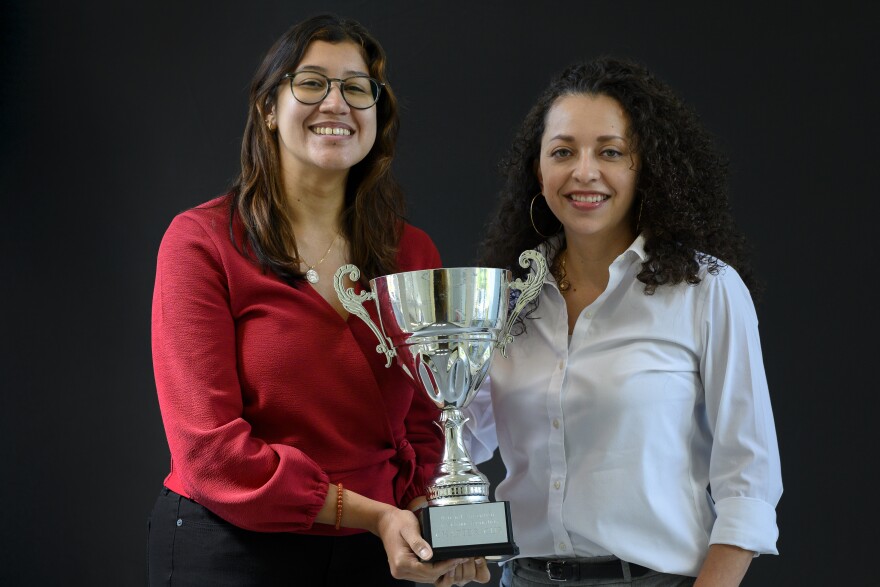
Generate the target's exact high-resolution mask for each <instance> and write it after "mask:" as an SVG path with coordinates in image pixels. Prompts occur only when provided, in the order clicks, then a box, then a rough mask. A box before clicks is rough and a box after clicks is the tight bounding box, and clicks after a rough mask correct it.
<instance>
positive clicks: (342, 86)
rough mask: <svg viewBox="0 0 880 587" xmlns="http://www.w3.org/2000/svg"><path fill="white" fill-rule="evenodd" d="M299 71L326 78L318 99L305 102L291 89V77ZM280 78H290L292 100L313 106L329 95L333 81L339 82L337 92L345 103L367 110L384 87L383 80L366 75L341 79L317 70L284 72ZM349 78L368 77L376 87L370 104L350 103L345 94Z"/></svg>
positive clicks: (374, 102)
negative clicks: (357, 104) (321, 94)
mask: <svg viewBox="0 0 880 587" xmlns="http://www.w3.org/2000/svg"><path fill="white" fill-rule="evenodd" d="M300 73H310V74H312V75H319V76H321V77H323V78H324V79H326V80H327V88H326V89H325V90H324V95H323V96H321V97H320V98H319V99H318V100H315V101H314V102H305V101H303V100H300V99H299V98H298V97H297V95H296V92H294V91H293V78H294V77H296V76H297V75H298V74H300ZM281 79H286V80H290V83H289V84H288V85H289V86H290V93H291V94H292V95H293V98H294V100H296V101H297V102H299V103H300V104H306V105H309V106H314V105H315V104H320V103H321V102H323V101H324V100H325V99H326V98H327V96H329V95H330V89H331V88H332V87H333V82H339V93H340V94H342V99H343V100H345V103H346V104H348V105H349V106H351V107H352V108H354V109H355V110H367V109H368V108H372V107H373V106H375V105H376V103H377V102H378V101H379V96H381V95H382V88H384V87H385V84H384V82H380V81H379V80H377V79H375V78H372V77H370V76H368V75H352V76H349V77H347V78H345V79H341V78H338V77H327V76H326V75H324V74H323V73H320V72H317V71H296V72H294V73H285V74H284V75H283V76H281ZM351 79H368V80H370V83H371V84H373V85H374V86H375V87H376V95H375V96H374V99H373V103H372V104H370V105H369V106H355V105H354V104H352V103H351V102H349V101H348V96H346V95H345V82H347V81H348V80H351Z"/></svg>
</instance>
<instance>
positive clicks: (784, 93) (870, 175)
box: [0, 0, 880, 586]
mask: <svg viewBox="0 0 880 587" xmlns="http://www.w3.org/2000/svg"><path fill="white" fill-rule="evenodd" d="M762 4H763V3H748V2H746V3H743V2H725V3H718V4H716V3H708V2H685V3H681V2H647V1H645V2H616V3H607V2H602V3H600V2H592V1H581V2H568V3H544V2H540V3H538V2H532V3H523V4H522V5H521V6H520V5H519V4H517V3H512V2H496V1H485V2H477V1H475V0H474V1H471V2H443V3H434V2H407V1H389V2H367V1H348V2H343V1H334V2H330V1H328V2H231V1H227V0H220V1H214V2H180V1H176V2H169V1H154V2H150V3H144V2H110V1H109V0H87V1H84V2H70V3H62V2H28V3H24V2H12V3H9V2H7V3H6V4H4V8H3V15H2V21H0V22H2V24H0V51H2V67H3V70H2V74H3V75H2V94H0V95H2V104H0V105H2V108H0V125H2V126H0V149H2V150H0V153H2V158H0V197H2V208H0V210H2V213H3V218H2V226H3V228H2V230H0V246H2V250H3V257H2V258H3V270H2V274H0V284H2V285H0V292H2V300H0V301H2V309H3V311H2V314H0V316H2V318H0V320H2V322H0V332H2V348H0V368H2V370H0V389H2V392H3V393H2V398H3V400H4V401H5V405H4V406H3V409H2V410H0V434H2V438H0V451H2V452H0V458H2V460H0V463H2V471H3V473H2V482H0V492H2V493H0V497H2V501H0V504H2V507H0V516H2V517H0V523H2V533H3V538H4V540H3V548H2V549H0V583H2V584H4V585H76V586H79V585H126V586H127V585H143V584H144V583H145V576H146V572H145V559H146V518H147V515H148V512H149V510H150V508H151V506H152V502H153V500H154V498H155V496H156V494H157V492H158V490H159V487H160V484H161V481H162V478H163V476H164V475H165V474H166V472H167V466H168V450H167V445H166V442H165V437H164V433H163V430H162V425H161V421H160V417H159V411H158V406H157V402H156V397H155V390H154V386H153V377H152V367H151V359H150V342H149V319H150V299H151V295H152V285H153V283H152V282H153V277H154V269H155V255H156V251H157V247H158V244H159V241H160V239H161V237H162V234H163V232H164V230H165V228H166V227H167V225H168V223H169V222H170V220H171V218H172V217H173V216H174V214H176V213H177V212H179V211H181V210H183V209H185V208H187V207H190V206H193V205H196V204H198V203H200V202H202V201H205V200H207V199H209V198H211V197H213V196H215V195H217V194H219V193H221V192H223V191H224V190H225V188H226V187H227V186H228V184H229V182H230V181H231V179H232V178H233V177H234V176H235V174H236V171H237V164H238V151H239V144H240V139H241V132H242V129H243V126H244V120H245V114H246V98H247V85H248V82H249V80H250V77H251V75H252V73H253V71H254V70H255V69H256V67H257V65H258V63H259V61H260V59H261V58H262V55H263V54H264V52H265V51H266V50H267V49H268V47H269V46H270V45H271V43H272V42H273V41H274V40H275V39H276V38H277V37H278V36H279V35H280V34H281V33H282V32H284V31H285V30H286V29H287V28H288V26H289V25H290V24H292V23H293V22H296V21H298V20H301V19H302V18H304V17H307V16H310V15H312V14H315V13H317V12H320V11H324V10H331V11H334V12H337V13H339V14H341V15H344V16H349V17H353V18H356V19H358V20H360V21H361V22H362V23H363V24H365V25H366V26H367V27H368V28H369V29H370V30H371V32H372V33H374V34H375V36H376V37H377V38H378V39H379V40H380V41H381V42H382V44H383V45H384V47H385V49H386V51H387V53H388V55H389V64H390V69H389V77H390V81H391V83H392V84H393V86H394V88H395V90H396V92H397V95H398V97H399V98H400V100H401V103H402V112H401V118H402V132H401V137H400V141H399V150H398V157H397V160H396V164H395V165H396V170H397V173H398V176H399V178H400V179H401V181H402V183H403V185H404V187H405V189H406V192H407V195H408V198H409V203H410V208H409V210H410V214H409V216H410V219H411V221H412V222H413V223H414V224H416V225H418V226H420V227H422V228H424V229H425V230H427V231H428V232H429V233H430V234H431V235H432V236H433V237H434V239H435V241H436V242H437V244H438V246H439V248H440V250H441V253H442V255H443V258H444V264H445V265H447V266H460V265H468V264H472V262H473V254H474V251H475V248H476V244H477V242H478V241H479V239H480V234H481V230H482V227H483V225H484V222H485V221H486V219H487V215H488V214H489V212H490V211H491V210H492V206H493V201H494V198H495V197H496V194H497V191H498V187H499V185H500V181H499V177H498V175H497V172H496V164H497V161H498V159H499V157H500V155H501V153H502V151H503V150H504V148H505V147H506V146H507V145H508V144H509V142H510V140H511V138H512V136H513V132H514V129H515V127H516V125H517V124H518V123H519V122H520V120H521V119H522V118H523V116H524V115H525V113H526V111H527V110H528V108H529V107H530V106H531V104H532V102H533V101H534V100H535V98H536V97H537V94H538V92H539V91H540V90H541V89H543V87H544V86H545V85H546V83H547V82H548V81H549V79H550V77H551V76H552V74H554V73H555V72H557V71H558V70H559V69H561V68H562V67H564V66H565V65H567V64H569V63H570V62H572V61H574V60H576V59H579V58H586V57H591V56H595V55H598V54H603V53H610V54H616V55H621V56H628V57H632V58H635V59H637V60H640V61H643V62H644V63H646V64H647V65H648V66H649V67H650V68H651V69H652V70H654V71H655V72H656V73H657V74H658V75H659V76H660V77H661V78H663V79H665V80H666V81H668V82H669V83H670V84H671V85H672V86H673V87H674V88H675V89H676V90H677V91H678V92H679V93H680V94H681V95H682V96H683V97H684V98H685V99H686V100H687V101H688V102H689V103H691V104H692V105H693V106H694V107H695V108H696V109H697V111H698V112H699V113H700V114H701V117H702V119H703V121H704V123H705V124H706V125H707V126H708V128H710V129H711V130H712V132H713V133H714V134H715V135H716V136H717V137H718V141H719V143H720V145H721V146H722V148H723V149H724V151H725V152H726V153H727V155H728V156H729V157H730V159H731V161H732V167H733V178H732V201H733V206H734V212H735V215H736V217H737V219H738V220H739V222H740V224H741V226H742V227H743V229H744V230H745V231H746V233H747V234H748V236H749V237H750V239H751V241H752V243H753V244H754V247H755V253H756V264H757V269H758V270H759V273H760V275H761V276H762V277H763V278H764V280H765V281H766V284H767V292H766V295H765V299H764V302H763V303H762V304H761V305H760V306H759V307H758V313H759V318H760V320H761V334H762V342H763V347H764V357H765V363H766V367H767V375H768V378H769V382H770V389H771V394H772V400H773V406H774V411H775V415H776V423H777V429H778V434H779V442H780V449H781V454H782V463H783V479H784V483H785V487H786V489H785V494H784V495H783V498H782V501H781V503H780V505H779V508H778V516H779V525H780V529H781V537H780V540H779V549H780V552H781V556H780V557H770V556H764V557H760V558H759V559H757V560H756V561H755V562H754V563H753V565H752V569H751V571H750V572H749V575H748V577H747V578H746V581H745V582H744V584H745V585H751V586H756V585H837V584H848V585H876V584H877V581H878V579H877V578H876V572H875V570H874V562H875V559H874V557H875V551H876V546H877V539H876V527H877V526H878V522H880V520H878V516H877V513H876V507H875V504H874V499H873V498H874V494H875V487H876V485H875V483H874V478H875V474H874V472H873V469H874V468H875V466H876V449H877V444H878V443H877V441H876V434H875V431H876V430H875V428H874V427H875V426H876V425H877V423H876V405H877V401H876V400H875V396H876V394H877V392H878V390H877V389H876V385H875V384H874V378H873V377H870V374H872V373H873V372H874V371H875V370H876V362H877V360H876V358H875V354H876V349H877V344H876V342H875V337H876V334H875V333H876V331H877V319H876V311H875V304H874V300H875V297H876V295H875V293H874V288H875V286H874V285H873V283H874V282H873V279H872V277H871V276H872V274H873V273H875V266H876V263H877V260H876V253H874V252H872V251H873V249H874V246H873V245H874V241H873V240H872V239H873V237H874V236H876V234H875V233H876V210H877V206H876V204H875V198H876V197H877V185H876V184H877V181H876V170H877V163H876V162H875V160H874V159H875V158H874V146H875V144H876V132H877V130H878V125H877V122H878V121H877V115H876V106H877V103H878V92H877V81H876V75H877V64H878V63H877V61H878V60H877V56H878V51H877V49H878V47H877V42H876V40H875V39H876V29H877V25H878V24H880V23H878V19H877V17H876V16H874V15H873V14H872V13H871V11H870V10H869V9H868V6H869V3H868V2H864V3H862V5H861V6H860V5H858V4H851V3H848V2H834V3H830V2H824V3H820V4H816V5H813V4H812V3H811V4H810V5H806V4H800V3H784V4H783V5H780V6H778V7H777V6H775V5H762ZM768 4H769V3H768ZM483 469H484V470H485V471H487V472H489V473H491V475H492V476H493V478H495V479H497V476H498V474H499V468H498V466H497V463H495V464H492V465H488V466H486V467H483Z"/></svg>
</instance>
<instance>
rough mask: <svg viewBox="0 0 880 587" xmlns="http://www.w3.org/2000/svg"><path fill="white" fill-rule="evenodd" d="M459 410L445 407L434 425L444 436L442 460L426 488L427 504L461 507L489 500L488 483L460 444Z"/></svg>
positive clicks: (461, 439)
mask: <svg viewBox="0 0 880 587" xmlns="http://www.w3.org/2000/svg"><path fill="white" fill-rule="evenodd" d="M467 420H468V419H467V418H465V417H464V415H462V413H461V410H460V409H459V408H457V407H455V406H447V407H445V408H443V410H442V412H441V413H440V422H439V423H438V424H439V426H440V428H441V429H442V430H443V435H444V436H445V437H446V446H445V447H444V449H443V460H442V461H441V462H440V464H439V465H438V466H437V469H436V475H435V477H434V479H433V481H432V482H431V483H430V484H429V485H428V488H427V489H428V505H462V504H468V503H485V502H488V501H489V480H488V479H487V478H486V476H485V475H483V474H482V473H480V472H479V471H478V470H477V467H476V465H474V463H473V461H471V457H470V454H469V453H468V450H467V447H466V446H465V443H464V438H463V435H462V426H464V423H465V422H467Z"/></svg>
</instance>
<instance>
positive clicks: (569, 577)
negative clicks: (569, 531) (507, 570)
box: [513, 558, 652, 581]
mask: <svg viewBox="0 0 880 587" xmlns="http://www.w3.org/2000/svg"><path fill="white" fill-rule="evenodd" d="M513 562H514V563H515V564H519V565H520V566H522V567H525V568H527V569H529V570H532V571H538V572H540V573H547V576H548V577H549V578H550V580H551V581H583V580H586V579H623V578H625V577H626V575H625V573H624V568H625V567H626V566H629V575H630V577H641V576H643V575H647V574H648V573H651V572H652V571H651V569H649V568H648V567H643V566H641V565H637V564H635V563H628V562H626V561H622V560H620V559H614V560H608V561H601V562H595V563H587V562H578V561H574V560H565V559H557V560H548V559H543V558H517V559H514V560H513Z"/></svg>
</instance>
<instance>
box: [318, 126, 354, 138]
mask: <svg viewBox="0 0 880 587" xmlns="http://www.w3.org/2000/svg"><path fill="white" fill-rule="evenodd" d="M312 132H313V133H315V134H316V135H342V136H348V135H350V134H351V131H350V130H348V129H347V128H338V127H329V126H316V127H314V128H312Z"/></svg>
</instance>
